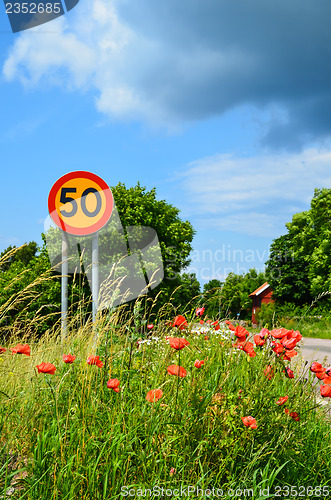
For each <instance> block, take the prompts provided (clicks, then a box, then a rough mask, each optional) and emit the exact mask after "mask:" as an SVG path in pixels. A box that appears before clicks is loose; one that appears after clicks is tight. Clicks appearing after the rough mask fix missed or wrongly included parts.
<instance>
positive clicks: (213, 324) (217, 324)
mask: <svg viewBox="0 0 331 500" xmlns="http://www.w3.org/2000/svg"><path fill="white" fill-rule="evenodd" d="M212 326H213V327H214V330H215V331H216V332H217V330H220V329H221V327H220V324H219V322H218V321H214V323H212Z"/></svg>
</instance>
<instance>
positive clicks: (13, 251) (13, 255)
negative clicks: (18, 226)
mask: <svg viewBox="0 0 331 500" xmlns="http://www.w3.org/2000/svg"><path fill="white" fill-rule="evenodd" d="M37 250H38V245H37V243H36V242H35V241H30V243H25V244H24V245H22V246H21V247H19V248H17V247H16V246H11V245H10V246H9V247H8V248H6V250H4V251H3V252H1V254H0V260H1V259H3V257H5V256H7V257H6V258H5V259H3V260H2V262H1V265H0V271H6V270H8V269H9V267H10V265H11V264H12V263H13V262H22V263H23V264H24V265H25V266H27V265H28V264H29V262H30V261H31V260H32V259H33V257H35V256H36V253H37Z"/></svg>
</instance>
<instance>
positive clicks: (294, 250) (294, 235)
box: [266, 188, 331, 305]
mask: <svg viewBox="0 0 331 500" xmlns="http://www.w3.org/2000/svg"><path fill="white" fill-rule="evenodd" d="M286 227H287V229H288V233H287V234H286V235H284V236H281V237H280V238H276V239H275V240H274V241H273V243H272V245H271V254H270V258H269V260H268V261H267V263H266V265H267V276H268V281H269V282H270V285H271V286H272V288H273V290H274V295H275V297H276V298H277V299H278V301H279V302H280V303H285V302H287V301H291V302H293V303H295V304H297V305H302V304H305V303H307V302H311V300H312V299H313V298H315V297H316V296H318V295H320V294H321V293H323V292H326V291H330V290H331V189H327V188H322V189H315V191H314V196H313V198H312V200H311V204H310V209H309V210H307V211H304V212H300V213H297V214H294V215H293V218H292V221H291V222H289V223H287V224H286ZM289 255H290V256H291V258H290V259H287V260H286V258H284V256H287V257H288V256H289ZM279 257H280V258H279ZM277 260H278V262H277Z"/></svg>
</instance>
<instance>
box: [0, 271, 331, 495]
mask: <svg viewBox="0 0 331 500" xmlns="http://www.w3.org/2000/svg"><path fill="white" fill-rule="evenodd" d="M50 279H51V278H50ZM31 300H33V297H31ZM156 300H157V299H156ZM84 309H85V305H84V304H82V305H81V308H80V310H84ZM77 310H79V309H77ZM77 310H76V312H75V314H74V315H72V316H71V323H70V325H69V335H68V336H67V337H66V338H65V339H63V338H62V339H61V332H60V330H59V327H55V328H54V329H53V330H49V331H48V332H46V333H45V334H44V335H43V336H42V337H41V338H36V337H33V336H32V335H29V332H31V331H32V330H31V328H29V321H30V322H31V321H33V320H30V319H29V318H26V320H25V321H26V323H25V325H22V324H21V327H20V328H21V329H19V328H17V329H16V330H13V331H15V334H14V333H13V331H12V332H11V336H10V337H9V338H7V339H3V341H2V343H1V349H0V350H1V354H0V370H1V378H0V380H1V381H0V397H1V409H2V410H1V417H0V418H1V461H0V492H1V493H0V497H1V495H2V497H3V498H5V497H7V496H8V495H10V498H14V499H18V498H19V499H27V500H37V499H38V500H39V499H40V498H49V499H59V500H60V499H61V500H64V499H67V500H69V499H79V500H82V499H90V500H92V499H93V500H96V499H116V498H123V496H133V495H136V496H142V495H143V494H144V493H143V492H145V490H151V491H152V492H153V491H154V493H155V495H156V496H157V492H162V491H166V490H169V491H170V490H171V492H172V493H171V494H172V498H174V499H181V498H183V494H182V493H181V492H182V491H183V489H184V491H185V488H188V487H191V488H200V490H203V491H206V490H212V488H217V489H218V490H220V491H222V495H223V496H221V498H232V497H233V495H234V494H233V492H234V491H237V492H240V491H243V490H247V491H249V495H250V496H251V498H255V499H260V500H262V499H266V498H274V497H275V492H277V491H278V492H279V491H281V492H283V491H284V492H286V491H289V492H291V491H292V493H293V491H299V490H298V488H303V489H301V490H300V491H301V493H302V492H303V491H304V492H307V491H308V488H310V489H309V494H306V493H305V494H306V498H308V497H309V498H322V497H323V496H324V497H326V498H328V496H327V495H329V492H330V494H331V477H330V467H331V459H330V456H331V455H330V446H331V445H330V432H331V428H330V425H329V421H328V419H327V415H326V413H327V411H328V409H329V406H330V405H328V406H325V405H324V404H323V402H324V401H326V400H328V398H325V399H324V400H323V401H321V398H320V397H318V394H317V393H316V391H315V390H313V384H314V382H313V379H312V373H311V372H310V371H309V369H308V368H309V367H307V366H306V365H304V364H303V363H302V361H301V360H300V359H298V360H297V358H299V355H295V354H294V351H295V346H296V345H299V344H300V340H301V336H300V334H299V332H293V331H292V332H290V331H288V330H285V329H278V330H274V331H271V332H268V331H266V330H262V331H261V332H260V334H259V335H255V336H254V337H253V335H251V334H249V332H248V331H246V330H245V329H244V328H242V327H239V326H238V327H233V326H232V325H231V323H230V322H227V324H226V323H224V322H222V323H220V322H218V321H215V322H214V321H211V320H209V321H208V322H207V321H204V319H201V317H202V318H204V314H205V311H203V308H199V309H198V310H197V311H195V309H192V307H190V306H189V307H188V308H187V309H186V310H184V311H182V312H184V313H185V316H182V315H180V314H178V311H177V312H176V311H174V309H173V305H170V306H167V305H166V306H164V307H162V308H157V307H155V301H154V304H151V303H149V300H148V299H146V298H141V299H139V300H138V301H137V302H136V303H135V307H134V309H133V310H132V311H131V312H128V310H127V309H126V308H124V307H123V308H122V307H119V308H117V309H116V310H115V311H113V312H112V313H108V314H104V315H101V316H100V317H99V318H98V321H97V323H96V324H95V325H92V324H91V322H90V321H85V317H82V318H81V321H80V322H79V321H78V313H77ZM154 311H155V312H154ZM176 313H177V315H176V316H174V314H176ZM22 327H23V328H22ZM285 346H286V347H285ZM324 372H325V369H324ZM327 382H328V380H327ZM320 384H321V385H325V386H327V387H331V386H328V385H327V384H325V383H324V382H323V381H322V380H321V381H320ZM162 488H163V490H162ZM190 491H191V493H192V491H193V490H192V489H191V490H190ZM215 491H216V490H215ZM220 491H219V495H220ZM146 495H147V497H148V496H149V493H148V491H147V493H146ZM155 495H154V496H155ZM160 495H161V493H159V496H160ZM302 496H303V495H300V498H301V497H302ZM150 497H151V498H153V496H150ZM283 497H284V495H283ZM290 497H291V494H290V493H289V496H288V498H290ZM237 498H240V496H239V494H237ZM285 498H286V497H285ZM292 498H293V495H292Z"/></svg>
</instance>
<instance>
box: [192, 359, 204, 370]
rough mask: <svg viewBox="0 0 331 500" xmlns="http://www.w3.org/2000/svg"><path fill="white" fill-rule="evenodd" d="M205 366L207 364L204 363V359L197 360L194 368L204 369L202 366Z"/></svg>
mask: <svg viewBox="0 0 331 500" xmlns="http://www.w3.org/2000/svg"><path fill="white" fill-rule="evenodd" d="M204 364H205V362H204V361H203V359H202V360H201V361H199V360H198V359H196V360H195V361H194V366H195V367H196V368H201V367H202V365H204Z"/></svg>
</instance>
